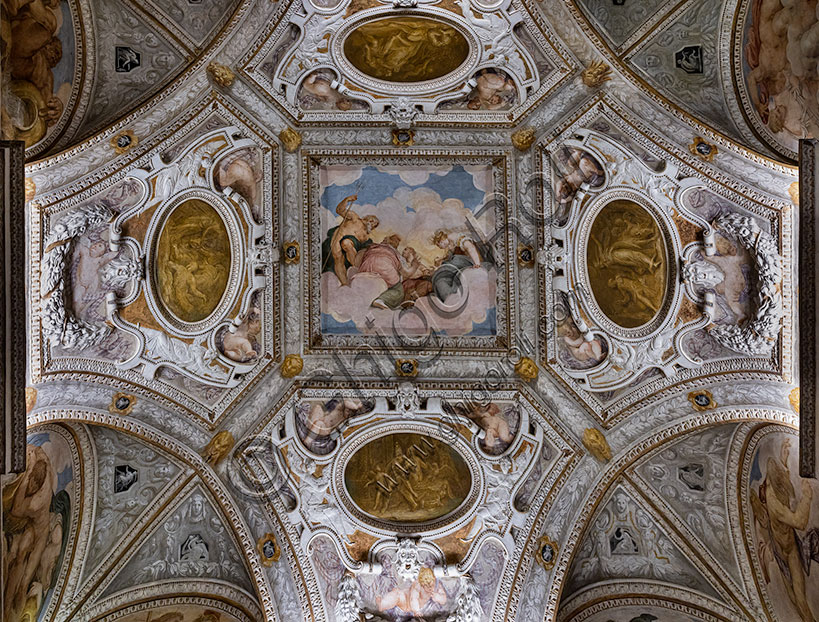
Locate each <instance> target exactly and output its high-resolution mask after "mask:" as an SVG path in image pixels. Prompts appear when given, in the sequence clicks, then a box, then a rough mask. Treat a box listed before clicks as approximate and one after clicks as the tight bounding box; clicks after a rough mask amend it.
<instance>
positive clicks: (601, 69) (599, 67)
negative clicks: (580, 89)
mask: <svg viewBox="0 0 819 622" xmlns="http://www.w3.org/2000/svg"><path fill="white" fill-rule="evenodd" d="M581 75H582V78H583V84H585V85H586V86H588V87H589V88H597V87H598V86H602V85H603V84H605V83H606V82H608V81H609V80H611V67H609V66H608V65H607V64H606V63H605V62H603V61H602V60H595V61H592V62H591V63H590V64H589V66H588V67H586V68H585V69H584V70H583V73H582V74H581Z"/></svg>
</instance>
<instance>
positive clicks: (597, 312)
mask: <svg viewBox="0 0 819 622" xmlns="http://www.w3.org/2000/svg"><path fill="white" fill-rule="evenodd" d="M615 201H630V202H632V203H635V204H636V205H637V206H638V207H640V208H642V209H643V210H645V212H646V213H647V214H648V215H649V216H650V217H651V218H652V219H653V220H654V222H655V223H656V225H657V228H658V229H659V231H660V235H661V236H662V240H663V243H664V245H665V258H666V264H667V273H666V278H667V281H666V289H665V293H664V295H663V301H662V303H661V305H660V308H659V309H658V310H657V311H656V313H655V314H654V316H653V317H652V318H651V320H649V321H648V322H646V323H645V324H641V325H640V326H635V327H633V328H626V327H624V326H621V325H620V324H618V323H617V322H615V321H614V320H612V319H611V318H609V317H608V316H607V315H606V313H605V312H604V311H603V309H602V307H601V305H600V303H599V302H598V301H597V299H596V298H595V295H594V292H593V289H592V285H591V279H590V277H589V266H588V248H589V237H590V234H591V229H592V226H593V225H594V222H595V221H596V220H597V217H598V216H599V215H600V213H601V212H602V211H603V210H604V209H605V208H606V207H608V206H609V205H610V204H612V203H613V202H615ZM674 231H675V227H674V223H673V222H671V221H670V217H669V216H667V215H666V214H664V213H663V212H662V210H661V209H660V208H658V207H657V206H655V205H653V204H652V203H651V202H650V201H649V200H648V199H647V198H646V197H644V196H642V195H640V194H638V193H636V192H633V191H629V190H622V189H616V190H608V191H604V192H603V193H601V194H600V195H598V196H596V197H595V198H594V199H593V200H592V201H590V202H589V204H588V205H587V207H586V209H585V213H584V214H583V215H582V217H581V219H580V225H579V227H577V229H576V232H575V236H576V237H575V242H574V257H575V261H574V268H573V269H574V273H575V274H574V276H575V280H576V282H577V283H580V284H581V285H582V287H580V288H579V291H577V292H576V294H577V297H578V299H579V300H580V301H581V303H582V306H583V308H584V310H585V311H586V312H587V313H588V314H589V315H590V316H591V318H592V319H593V320H594V322H595V323H596V324H597V326H599V327H600V328H601V329H602V330H603V331H604V332H606V333H608V334H610V335H613V336H615V337H618V338H621V339H626V340H629V339H634V340H642V339H644V338H645V337H648V336H650V335H652V334H654V333H656V332H658V331H659V330H661V329H662V328H663V327H664V326H665V324H666V323H667V322H668V320H669V319H670V318H673V316H674V313H673V312H674V310H675V309H676V308H677V307H678V306H679V303H680V296H681V289H680V283H679V281H680V276H679V271H680V268H679V265H678V264H679V259H678V258H679V257H680V254H681V248H680V243H679V241H678V239H677V237H676V236H675V235H674V233H673V232H674Z"/></svg>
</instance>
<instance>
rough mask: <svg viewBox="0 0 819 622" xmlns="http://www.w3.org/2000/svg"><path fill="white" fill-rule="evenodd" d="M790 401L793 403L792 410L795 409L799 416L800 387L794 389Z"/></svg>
mask: <svg viewBox="0 0 819 622" xmlns="http://www.w3.org/2000/svg"><path fill="white" fill-rule="evenodd" d="M788 401H789V402H790V403H791V408H793V412H795V413H796V414H797V415H798V414H799V387H794V388H793V390H791V392H790V393H789V394H788Z"/></svg>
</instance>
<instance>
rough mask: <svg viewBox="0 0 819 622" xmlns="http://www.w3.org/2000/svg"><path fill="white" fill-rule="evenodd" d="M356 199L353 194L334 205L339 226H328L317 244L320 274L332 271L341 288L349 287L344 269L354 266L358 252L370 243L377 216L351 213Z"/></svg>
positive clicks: (356, 196)
mask: <svg viewBox="0 0 819 622" xmlns="http://www.w3.org/2000/svg"><path fill="white" fill-rule="evenodd" d="M356 199H358V195H357V194H353V195H350V196H348V197H347V198H345V199H343V200H342V201H341V203H339V204H338V206H337V207H336V213H337V214H338V215H339V216H342V220H341V224H339V225H336V226H335V227H332V228H331V229H330V230H329V231H328V232H327V237H326V238H325V239H324V241H323V242H322V243H321V271H322V272H330V271H333V272H335V274H336V276H337V277H338V280H339V281H341V284H342V285H349V281H348V279H347V268H349V267H350V266H354V265H356V254H357V253H358V251H360V250H361V249H363V248H366V247H367V246H369V245H370V244H372V243H373V241H372V240H371V239H370V231H372V230H373V229H375V228H376V227H377V226H378V217H377V216H373V215H368V216H364V218H361V217H360V216H359V215H358V214H356V213H355V212H354V211H353V210H352V204H353V202H354V201H355V200H356Z"/></svg>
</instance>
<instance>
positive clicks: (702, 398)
mask: <svg viewBox="0 0 819 622" xmlns="http://www.w3.org/2000/svg"><path fill="white" fill-rule="evenodd" d="M688 401H689V402H691V405H692V406H693V407H694V410H696V411H698V412H703V411H706V410H711V409H712V408H716V407H717V403H716V402H715V401H714V396H713V395H711V391H692V392H691V393H689V394H688Z"/></svg>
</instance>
